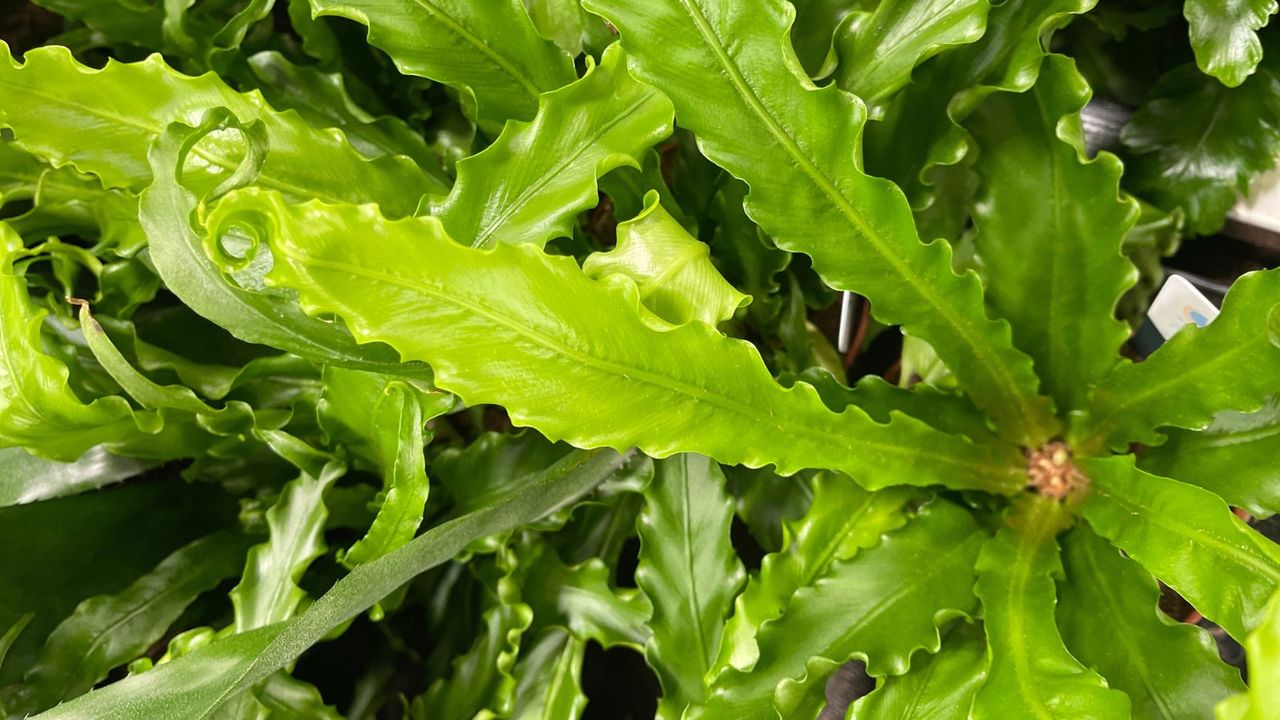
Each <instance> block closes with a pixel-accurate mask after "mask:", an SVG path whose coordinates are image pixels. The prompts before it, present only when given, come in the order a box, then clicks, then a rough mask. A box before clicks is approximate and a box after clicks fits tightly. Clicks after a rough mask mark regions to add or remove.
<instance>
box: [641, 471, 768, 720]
mask: <svg viewBox="0 0 1280 720" xmlns="http://www.w3.org/2000/svg"><path fill="white" fill-rule="evenodd" d="M724 484H725V480H724V473H722V472H721V471H720V467H719V466H718V465H716V464H715V463H714V462H713V461H711V460H709V459H707V458H706V457H703V456H701V455H676V456H674V457H671V458H668V459H666V460H660V461H658V462H657V463H655V464H654V473H653V480H652V481H650V483H649V486H648V487H647V488H645V492H644V498H645V505H644V510H643V511H641V513H640V518H639V520H638V521H637V523H636V531H637V532H638V534H639V536H640V559H639V565H638V566H637V567H636V586H637V587H639V588H640V589H641V590H642V591H644V594H645V595H647V596H648V597H649V600H650V602H651V603H652V604H653V616H652V618H651V619H650V621H649V626H650V628H652V630H653V635H652V636H650V638H649V642H648V643H647V644H646V645H645V658H646V659H647V660H648V661H649V664H650V665H651V666H653V668H654V670H656V671H657V673H658V680H659V681H660V682H661V683H662V699H661V701H659V703H658V716H659V717H661V718H675V719H677V720H678V718H680V717H681V715H682V714H683V713H684V710H685V708H686V707H688V706H690V705H700V704H702V702H703V701H704V700H705V693H706V688H705V686H704V685H703V677H704V676H705V675H706V674H707V673H708V672H709V671H710V670H711V667H712V663H714V662H715V659H716V654H717V653H718V652H719V646H720V634H721V629H722V628H723V627H724V619H725V617H727V616H728V615H729V610H730V608H731V606H732V603H733V597H734V595H737V594H738V588H739V586H741V584H742V581H743V580H744V579H745V572H744V570H743V568H742V563H741V561H739V560H738V556H737V554H736V553H734V551H733V546H732V545H731V544H730V543H729V525H730V524H731V523H732V522H733V500H732V499H731V498H730V497H729V496H728V494H727V493H726V492H725V489H724Z"/></svg>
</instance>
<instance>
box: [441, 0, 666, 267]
mask: <svg viewBox="0 0 1280 720" xmlns="http://www.w3.org/2000/svg"><path fill="white" fill-rule="evenodd" d="M515 1H516V2H518V0H515ZM496 4H499V3H495V5H496ZM624 58H625V55H624V54H623V53H622V48H620V47H615V46H610V48H609V49H608V50H606V51H605V53H604V56H603V57H602V58H601V60H600V65H598V66H596V67H593V68H591V69H590V70H588V71H587V74H586V75H585V76H584V77H583V78H582V79H581V80H578V81H577V82H575V83H572V84H570V85H566V86H565V87H563V88H561V89H559V90H555V91H553V92H548V93H547V94H546V95H545V96H543V97H542V98H540V99H539V101H538V113H537V115H536V116H535V117H534V118H533V120H531V121H529V122H512V123H509V124H508V125H507V126H506V128H504V129H503V131H502V135H500V136H499V137H498V139H497V140H495V141H494V143H493V144H492V145H490V146H489V147H487V148H485V149H484V150H483V151H481V152H479V153H476V154H475V155H473V156H471V157H469V158H466V159H465V160H462V161H460V162H459V163H458V182H457V183H456V184H455V185H454V186H453V190H452V191H451V192H450V193H449V196H448V197H447V198H445V199H444V201H442V202H441V203H439V204H438V205H437V206H436V207H435V208H433V212H432V214H433V215H436V216H437V217H439V218H440V220H441V222H443V223H444V227H445V230H447V231H448V232H449V234H450V235H451V236H453V238H455V239H456V240H458V241H459V242H461V243H464V244H467V245H470V246H471V247H481V248H483V247H492V246H493V245H495V244H497V243H532V244H535V245H538V246H539V247H540V246H542V245H543V244H545V243H546V242H547V241H548V240H550V239H552V238H554V237H562V236H565V237H567V236H570V235H572V229H573V224H574V221H575V220H576V218H577V215H578V213H580V212H582V211H583V210H586V209H588V208H591V207H594V206H595V204H596V202H597V201H598V199H599V194H598V192H597V190H596V179H597V178H599V177H600V176H602V175H604V174H605V173H607V172H609V171H610V170H613V169H614V168H618V167H634V168H637V169H638V168H639V167H640V164H641V160H642V155H643V154H644V152H645V151H646V150H648V149H649V148H650V147H651V146H653V145H654V144H656V143H657V142H658V141H660V140H662V139H663V138H665V137H667V136H668V135H670V134H671V122H672V113H673V111H672V109H671V103H670V102H668V101H667V99H666V98H665V97H663V95H662V93H660V92H658V91H656V90H654V89H653V88H650V87H648V86H646V85H642V84H640V83H639V82H636V80H635V79H634V78H632V77H631V74H630V73H628V72H627V68H626V63H625V61H624Z"/></svg>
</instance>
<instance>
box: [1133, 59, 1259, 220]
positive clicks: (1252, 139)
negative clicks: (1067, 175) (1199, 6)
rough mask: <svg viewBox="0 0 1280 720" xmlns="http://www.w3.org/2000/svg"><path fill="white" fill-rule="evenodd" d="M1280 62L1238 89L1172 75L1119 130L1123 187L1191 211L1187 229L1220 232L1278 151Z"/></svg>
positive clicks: (1196, 74)
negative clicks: (1122, 155)
mask: <svg viewBox="0 0 1280 720" xmlns="http://www.w3.org/2000/svg"><path fill="white" fill-rule="evenodd" d="M1278 70H1280V58H1276V59H1275V61H1274V62H1273V61H1272V60H1268V61H1266V62H1264V63H1263V64H1262V65H1261V66H1259V68H1258V71H1257V72H1256V73H1254V75H1253V76H1252V77H1250V78H1249V79H1248V80H1246V81H1245V82H1244V84H1242V85H1241V86H1240V87H1237V88H1227V87H1223V85H1222V83H1220V82H1218V81H1217V80H1216V79H1214V78H1211V77H1208V76H1206V75H1204V74H1202V73H1201V72H1200V71H1199V70H1198V69H1197V68H1196V67H1195V66H1193V65H1182V66H1180V67H1176V68H1174V69H1173V70H1170V71H1169V72H1168V73H1166V74H1165V75H1164V76H1163V77H1162V78H1160V81H1159V82H1158V83H1157V84H1156V86H1155V87H1154V88H1152V90H1151V92H1150V93H1149V95H1148V97H1147V100H1146V102H1145V103H1144V104H1143V105H1142V107H1140V108H1138V110H1137V112H1135V113H1134V115H1133V117H1132V118H1130V120H1129V122H1128V124H1126V125H1125V127H1124V129H1123V130H1122V131H1121V134H1120V139H1121V141H1122V142H1123V143H1124V147H1125V153H1124V156H1125V164H1126V166H1127V170H1128V171H1127V172H1126V173H1125V184H1126V186H1127V187H1129V188H1130V189H1132V190H1133V192H1134V193H1136V194H1138V195H1140V196H1142V197H1143V198H1145V199H1147V200H1149V201H1151V202H1152V203H1154V204H1155V205H1157V206H1158V207H1160V208H1162V209H1164V210H1174V209H1175V208H1180V209H1182V210H1183V212H1185V213H1186V217H1187V230H1188V231H1190V232H1191V233H1194V234H1196V235H1208V234H1211V233H1214V232H1216V231H1217V230H1218V229H1220V228H1221V227H1222V223H1223V219H1224V218H1225V216H1226V213H1227V211H1228V210H1230V209H1231V206H1233V205H1235V203H1236V199H1237V198H1238V197H1239V196H1240V195H1241V194H1243V193H1244V192H1245V191H1246V190H1247V189H1248V186H1249V179H1250V178H1251V177H1252V176H1254V175H1255V174H1257V173H1260V172H1262V171H1264V170H1268V169H1270V168H1271V167H1272V166H1273V165H1275V156H1276V154H1277V152H1280V75H1278V74H1277V71H1278Z"/></svg>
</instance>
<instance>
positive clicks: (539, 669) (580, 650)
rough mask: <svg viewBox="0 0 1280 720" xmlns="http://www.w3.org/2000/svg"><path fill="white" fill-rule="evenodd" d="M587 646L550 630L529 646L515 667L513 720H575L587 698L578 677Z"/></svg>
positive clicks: (585, 705)
mask: <svg viewBox="0 0 1280 720" xmlns="http://www.w3.org/2000/svg"><path fill="white" fill-rule="evenodd" d="M586 647H587V645H586V643H585V642H584V641H582V640H579V639H577V638H575V637H573V636H572V635H570V634H569V633H568V632H566V631H564V630H559V629H556V630H551V631H548V632H547V633H545V634H543V636H542V637H541V638H539V639H538V640H537V641H535V642H534V643H532V644H531V645H530V647H529V648H528V649H527V650H525V653H524V655H523V656H522V657H521V658H520V662H519V663H517V664H516V668H515V677H516V695H515V703H514V705H515V713H514V714H513V715H512V716H511V717H512V720H578V718H579V717H582V711H583V710H584V709H586V707H587V696H586V695H585V694H583V692H582V685H581V684H580V682H579V680H578V678H579V676H580V675H581V674H582V659H583V654H584V653H585V651H586Z"/></svg>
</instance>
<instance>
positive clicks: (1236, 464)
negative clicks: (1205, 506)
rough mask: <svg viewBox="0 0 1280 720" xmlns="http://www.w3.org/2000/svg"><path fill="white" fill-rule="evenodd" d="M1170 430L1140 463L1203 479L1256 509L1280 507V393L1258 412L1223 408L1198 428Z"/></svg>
mask: <svg viewBox="0 0 1280 720" xmlns="http://www.w3.org/2000/svg"><path fill="white" fill-rule="evenodd" d="M1168 435H1169V439H1168V440H1167V441H1165V443H1164V444H1163V445H1161V446H1159V447H1153V448H1148V449H1147V451H1146V452H1145V453H1143V455H1142V457H1141V458H1140V459H1139V461H1138V466H1139V467H1141V468H1142V469H1143V470H1145V471H1147V472H1149V473H1151V474H1153V475H1163V476H1164V477H1170V478H1174V479H1175V480H1181V481H1182V482H1185V483H1191V484H1192V485H1199V486H1200V487H1202V488H1204V489H1206V490H1210V491H1212V492H1213V493H1214V494H1215V495H1218V496H1220V497H1222V499H1224V500H1226V501H1227V502H1228V503H1230V504H1232V505H1235V506H1237V507H1243V508H1245V509H1246V510H1248V511H1249V512H1250V513H1253V514H1254V515H1261V516H1267V515H1272V514H1274V513H1277V512H1280V467H1278V466H1277V464H1276V462H1275V459H1276V458H1277V457H1280V398H1276V397H1272V398H1271V399H1270V400H1268V401H1267V404H1266V405H1263V406H1262V409H1261V410H1258V411H1257V412H1252V413H1241V412H1236V411H1234V410H1227V411H1224V412H1220V413H1218V414H1217V415H1215V416H1214V418H1213V422H1212V423H1210V425H1209V427H1207V428H1205V429H1204V430H1202V431H1200V432H1191V431H1188V430H1171V431H1169V433H1168Z"/></svg>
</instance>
